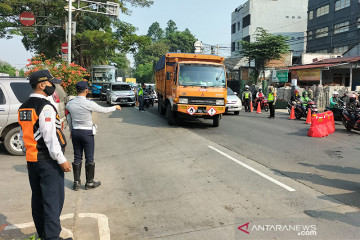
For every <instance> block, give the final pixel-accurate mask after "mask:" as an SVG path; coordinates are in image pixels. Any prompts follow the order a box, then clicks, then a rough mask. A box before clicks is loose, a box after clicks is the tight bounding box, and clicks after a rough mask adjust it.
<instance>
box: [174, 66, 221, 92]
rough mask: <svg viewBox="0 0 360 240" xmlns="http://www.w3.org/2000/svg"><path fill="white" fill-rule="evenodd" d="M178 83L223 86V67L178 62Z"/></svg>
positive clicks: (182, 84) (183, 84)
mask: <svg viewBox="0 0 360 240" xmlns="http://www.w3.org/2000/svg"><path fill="white" fill-rule="evenodd" d="M178 84H179V85H181V86H200V87H225V85H226V84H225V72H224V67H223V66H214V65H210V64H180V67H179V81H178Z"/></svg>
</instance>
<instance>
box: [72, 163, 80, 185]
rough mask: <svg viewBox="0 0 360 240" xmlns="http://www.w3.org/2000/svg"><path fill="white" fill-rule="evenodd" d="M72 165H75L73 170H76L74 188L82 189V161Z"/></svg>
mask: <svg viewBox="0 0 360 240" xmlns="http://www.w3.org/2000/svg"><path fill="white" fill-rule="evenodd" d="M72 166H73V172H74V185H73V188H74V190H75V191H78V190H79V189H80V186H81V179H80V176H81V166H82V163H79V164H75V163H72Z"/></svg>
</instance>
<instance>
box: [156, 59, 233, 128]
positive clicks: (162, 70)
mask: <svg viewBox="0 0 360 240" xmlns="http://www.w3.org/2000/svg"><path fill="white" fill-rule="evenodd" d="M223 62H224V58H223V57H219V56H214V55H204V54H194V53H167V54H165V55H164V56H162V57H161V58H160V60H159V62H158V63H157V64H156V66H155V84H156V92H157V94H158V101H159V102H158V111H159V112H160V113H161V114H166V117H167V119H168V122H169V124H170V125H172V124H176V122H177V120H178V119H179V118H184V117H187V118H189V117H190V118H206V119H212V120H213V126H215V127H217V126H219V122H220V116H221V114H223V113H224V112H225V104H226V95H227V92H226V76H225V66H224V64H223Z"/></svg>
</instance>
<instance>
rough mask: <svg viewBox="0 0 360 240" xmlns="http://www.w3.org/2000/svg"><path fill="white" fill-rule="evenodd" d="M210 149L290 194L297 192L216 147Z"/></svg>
mask: <svg viewBox="0 0 360 240" xmlns="http://www.w3.org/2000/svg"><path fill="white" fill-rule="evenodd" d="M208 147H209V148H211V149H212V150H214V151H216V152H218V153H220V154H221V155H223V156H225V157H227V158H229V159H231V160H232V161H234V162H236V163H238V164H240V165H241V166H243V167H245V168H247V169H249V170H250V171H252V172H254V173H256V174H258V175H260V176H262V177H263V178H265V179H267V180H269V181H271V182H273V183H275V184H277V185H279V186H281V187H283V188H285V189H286V190H288V191H290V192H295V189H293V188H291V187H289V186H287V185H285V184H283V183H282V182H279V181H278V180H276V179H274V178H272V177H269V176H268V175H266V174H264V173H262V172H260V171H258V170H256V169H255V168H253V167H250V166H249V165H247V164H245V163H243V162H241V161H239V160H237V159H235V158H233V157H231V156H230V155H228V154H226V153H224V152H222V151H220V150H218V149H216V148H214V147H212V146H208Z"/></svg>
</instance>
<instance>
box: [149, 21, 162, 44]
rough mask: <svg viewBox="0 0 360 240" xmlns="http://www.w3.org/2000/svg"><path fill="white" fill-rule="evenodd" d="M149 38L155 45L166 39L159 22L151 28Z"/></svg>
mask: <svg viewBox="0 0 360 240" xmlns="http://www.w3.org/2000/svg"><path fill="white" fill-rule="evenodd" d="M147 36H148V37H150V38H151V41H152V42H153V43H155V42H157V41H160V40H161V39H163V38H164V30H163V29H162V28H161V27H160V24H159V23H158V22H154V23H153V24H151V26H150V27H149V30H148V33H147Z"/></svg>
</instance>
